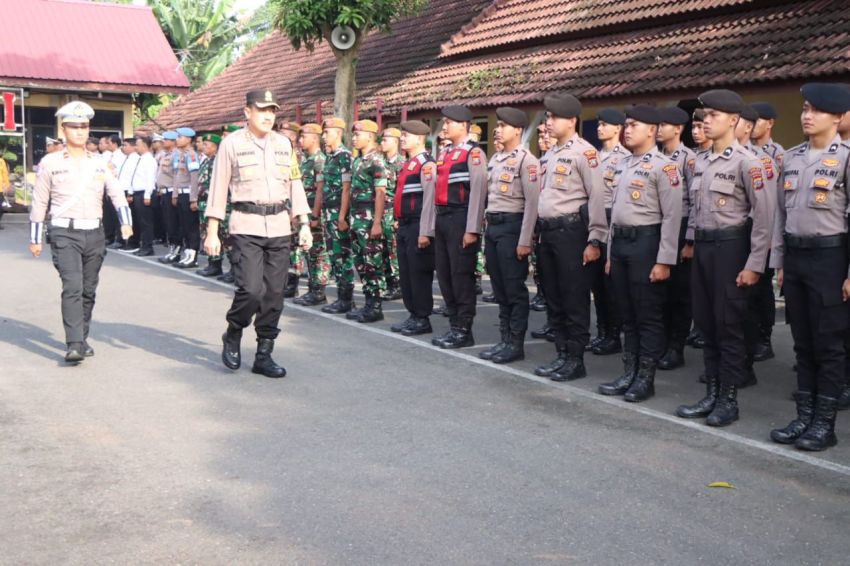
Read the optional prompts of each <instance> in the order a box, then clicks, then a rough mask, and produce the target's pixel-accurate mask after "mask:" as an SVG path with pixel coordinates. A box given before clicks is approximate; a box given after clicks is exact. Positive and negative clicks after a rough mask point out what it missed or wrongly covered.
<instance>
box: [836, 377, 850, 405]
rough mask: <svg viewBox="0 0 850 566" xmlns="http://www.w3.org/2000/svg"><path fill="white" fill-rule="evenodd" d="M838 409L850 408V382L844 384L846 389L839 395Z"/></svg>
mask: <svg viewBox="0 0 850 566" xmlns="http://www.w3.org/2000/svg"><path fill="white" fill-rule="evenodd" d="M837 409H838V410H839V411H843V410H844V409H850V383H848V384H847V385H845V386H844V390H843V391H842V392H841V395H839V396H838V404H837Z"/></svg>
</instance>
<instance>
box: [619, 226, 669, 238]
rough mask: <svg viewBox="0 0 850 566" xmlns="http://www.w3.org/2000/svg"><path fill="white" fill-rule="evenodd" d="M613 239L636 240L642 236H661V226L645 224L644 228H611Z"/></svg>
mask: <svg viewBox="0 0 850 566" xmlns="http://www.w3.org/2000/svg"><path fill="white" fill-rule="evenodd" d="M611 230H612V232H613V234H614V238H615V239H623V240H637V239H638V238H640V237H644V236H657V235H659V234H661V224H646V225H644V226H617V225H616V224H614V225H613V226H612V227H611Z"/></svg>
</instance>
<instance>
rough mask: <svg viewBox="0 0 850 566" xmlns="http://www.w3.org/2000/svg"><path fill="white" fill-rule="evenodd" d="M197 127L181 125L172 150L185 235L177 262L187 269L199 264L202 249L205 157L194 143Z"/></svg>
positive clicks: (176, 197) (174, 197)
mask: <svg viewBox="0 0 850 566" xmlns="http://www.w3.org/2000/svg"><path fill="white" fill-rule="evenodd" d="M194 139H195V130H193V129H192V128H177V141H176V142H175V145H176V148H175V150H174V152H173V153H172V157H171V167H172V170H173V171H174V189H173V190H172V191H171V204H173V205H174V206H176V207H177V221H178V223H179V225H180V231H181V233H182V235H183V253H182V255H181V256H180V259H179V260H177V262H175V263H174V266H175V267H179V268H181V269H186V268H190V267H197V266H198V250H199V249H200V244H201V225H200V217H199V215H198V171H199V170H200V168H201V160H200V158H199V157H198V154H197V153H196V152H195V149H194V147H193V146H192V143H193V141H194Z"/></svg>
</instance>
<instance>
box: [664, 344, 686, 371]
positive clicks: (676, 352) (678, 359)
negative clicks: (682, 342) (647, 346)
mask: <svg viewBox="0 0 850 566" xmlns="http://www.w3.org/2000/svg"><path fill="white" fill-rule="evenodd" d="M683 365H685V356H684V353H683V352H682V350H681V349H680V348H670V349H669V350H667V351H666V352H665V353H664V355H663V356H661V359H660V360H658V369H663V370H665V371H667V370H671V369H676V368H680V367H682V366H683Z"/></svg>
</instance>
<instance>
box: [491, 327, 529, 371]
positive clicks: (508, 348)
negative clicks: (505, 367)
mask: <svg viewBox="0 0 850 566" xmlns="http://www.w3.org/2000/svg"><path fill="white" fill-rule="evenodd" d="M524 342H525V335H524V334H509V335H508V341H507V342H506V343H505V347H504V348H502V349H501V350H499V351H498V352H496V354H495V355H494V356H493V357H492V358H490V361H491V362H493V363H494V364H509V363H511V362H515V361H518V360H524V359H525V347H524Z"/></svg>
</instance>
